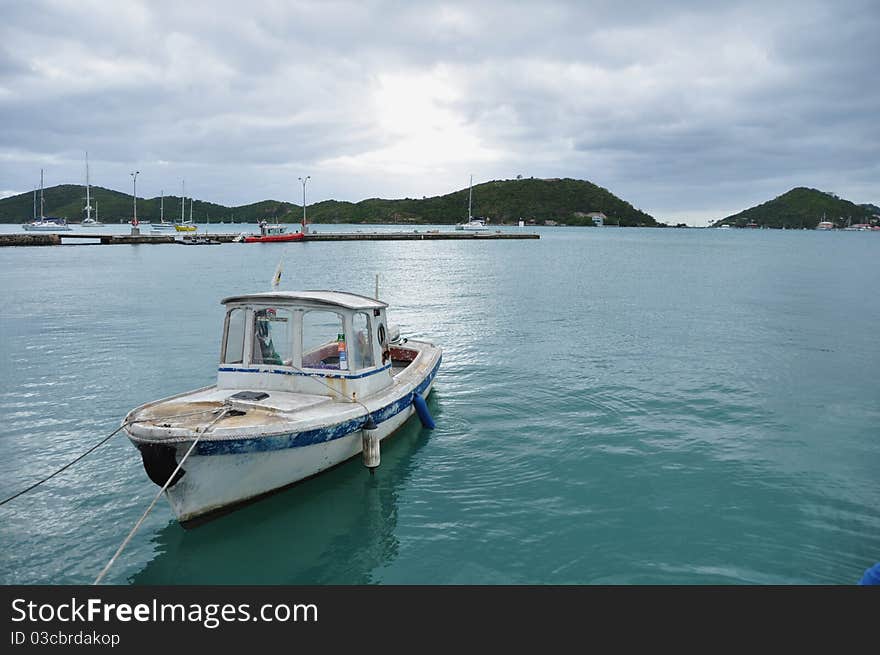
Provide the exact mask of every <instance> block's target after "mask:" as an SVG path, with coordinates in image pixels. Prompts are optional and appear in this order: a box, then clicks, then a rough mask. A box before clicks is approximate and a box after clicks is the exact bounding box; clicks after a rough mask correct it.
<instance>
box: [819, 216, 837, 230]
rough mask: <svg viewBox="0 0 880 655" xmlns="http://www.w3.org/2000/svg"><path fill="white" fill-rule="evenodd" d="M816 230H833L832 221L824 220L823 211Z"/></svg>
mask: <svg viewBox="0 0 880 655" xmlns="http://www.w3.org/2000/svg"><path fill="white" fill-rule="evenodd" d="M816 229H817V230H833V229H834V223H832V222H831V221H827V220H825V212H822V220H821V221H819V224H818V225H817V226H816Z"/></svg>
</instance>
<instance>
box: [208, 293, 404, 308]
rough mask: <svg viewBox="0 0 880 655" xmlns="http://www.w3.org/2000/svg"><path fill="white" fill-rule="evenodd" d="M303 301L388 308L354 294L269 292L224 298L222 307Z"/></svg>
mask: <svg viewBox="0 0 880 655" xmlns="http://www.w3.org/2000/svg"><path fill="white" fill-rule="evenodd" d="M303 301H306V302H308V303H317V304H320V305H332V306H334V307H345V308H346V309H381V308H383V307H387V306H388V303H384V302H382V301H381V300H376V299H375V298H369V297H367V296H361V295H359V294H356V293H348V292H346V291H269V292H266V293H249V294H244V295H240V296H229V297H228V298H224V299H223V300H222V303H223V304H224V305H225V304H227V303H232V302H236V303H238V302H276V303H279V304H283V303H291V304H296V303H297V302H303Z"/></svg>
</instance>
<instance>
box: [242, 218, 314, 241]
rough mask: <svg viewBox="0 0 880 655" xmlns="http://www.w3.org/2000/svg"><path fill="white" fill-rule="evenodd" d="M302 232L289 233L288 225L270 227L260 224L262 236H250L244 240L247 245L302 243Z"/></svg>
mask: <svg viewBox="0 0 880 655" xmlns="http://www.w3.org/2000/svg"><path fill="white" fill-rule="evenodd" d="M302 238H303V233H302V232H288V231H287V226H286V225H279V224H275V225H269V224H267V223H265V222H263V223H260V234H258V235H257V234H250V235H248V236H246V237H245V238H244V242H245V243H264V242H273V241H301V240H302Z"/></svg>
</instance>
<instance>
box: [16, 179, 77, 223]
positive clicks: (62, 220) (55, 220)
mask: <svg viewBox="0 0 880 655" xmlns="http://www.w3.org/2000/svg"><path fill="white" fill-rule="evenodd" d="M44 206H45V203H44V202H43V169H42V168H41V169H40V217H39V219H38V218H37V194H36V192H34V218H33V220H32V221H31V222H30V223H25V224H24V225H22V226H21V227H22V228H24V229H25V230H28V231H29V232H59V231H65V230H70V226H69V225H68V224H67V219H66V218H55V217H49V216H44V215H43V208H44Z"/></svg>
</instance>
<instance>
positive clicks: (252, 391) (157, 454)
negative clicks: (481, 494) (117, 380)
mask: <svg viewBox="0 0 880 655" xmlns="http://www.w3.org/2000/svg"><path fill="white" fill-rule="evenodd" d="M223 304H224V305H225V306H226V318H225V321H224V329H223V341H222V343H223V346H222V352H221V356H220V366H219V369H218V373H217V383H216V384H215V385H213V386H210V387H205V388H203V389H198V390H195V391H190V392H187V393H183V394H179V395H177V396H172V397H170V398H166V399H164V400H158V401H154V402H150V403H147V404H145V405H142V406H140V407H138V408H136V409H134V410H132V411H131V412H129V414H128V415H127V416H126V417H125V420H124V421H123V425H124V426H125V430H126V432H127V434H128V437H129V439H130V440H131V442H132V443H133V444H134V445H135V446H136V447H137V448H138V450H139V451H140V454H141V457H142V459H143V463H144V468H145V469H146V472H147V475H148V476H149V477H150V479H151V480H153V482H155V483H156V484H158V485H160V486H163V485H165V484H166V483H169V481H170V483H169V484H168V487H167V490H166V495H167V498H168V500H169V501H170V503H171V507H172V509H173V511H174V514H175V515H176V517H177V519H178V520H179V521H180V522H181V523H183V524H186V523H187V522H189V521H192V520H193V519H196V518H197V517H201V518H204V517H205V516H206V515H208V514H210V513H213V512H216V511H218V510H223V509H228V508H230V506H233V505H236V504H238V503H241V502H243V501H247V500H251V499H255V498H257V497H259V496H262V495H264V494H267V493H269V492H271V491H274V490H277V489H280V488H282V487H285V486H287V485H290V484H293V483H295V482H298V481H300V480H302V479H304V478H308V477H310V476H313V475H315V474H316V473H319V472H321V471H323V470H325V469H328V468H330V467H332V466H334V465H336V464H339V463H341V462H343V461H345V460H347V459H349V458H352V457H355V456H356V455H358V454H359V453H362V452H363V454H364V463H365V464H366V465H367V466H368V467H370V469H371V470H372V469H373V468H375V466H378V464H379V459H380V454H379V443H380V441H381V440H382V439H384V438H385V437H387V436H389V435H390V434H391V433H393V432H394V431H395V430H396V429H398V428H399V427H400V426H401V425H403V423H404V422H405V421H406V420H407V419H408V418H409V417H410V416H412V414H413V413H414V412H416V413H418V415H419V418H420V419H421V420H422V422H423V423H424V424H425V425H427V426H429V427H432V426H433V424H432V423H431V419H430V415H429V414H428V412H427V408H426V405H425V400H424V399H425V397H426V396H427V395H428V394H429V393H430V391H431V387H432V385H433V383H434V378H435V376H436V375H437V371H438V369H439V367H440V361H441V357H442V353H441V349H440V348H439V347H437V346H435V345H433V344H431V343H428V342H425V341H417V340H414V339H409V340H407V339H403V340H401V339H400V337H399V331H397V330H395V328H393V327H390V326H389V325H388V321H387V316H386V308H387V305H386V303H384V302H381V301H379V300H376V299H373V298H368V297H366V296H360V295H357V294H353V293H344V292H339V291H300V292H279V291H276V292H270V293H255V294H250V295H241V296H232V297H229V298H226V299H225V300H223ZM178 466H179V470H177V469H178ZM175 470H177V473H175ZM172 476H173V477H172Z"/></svg>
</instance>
